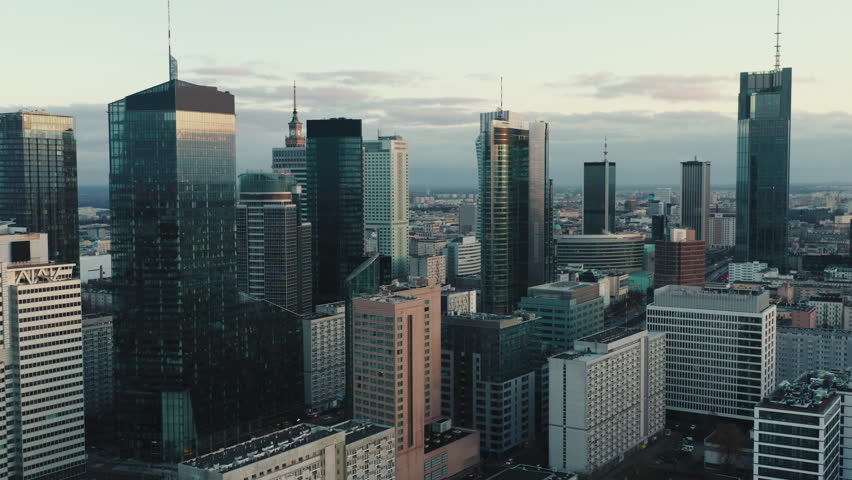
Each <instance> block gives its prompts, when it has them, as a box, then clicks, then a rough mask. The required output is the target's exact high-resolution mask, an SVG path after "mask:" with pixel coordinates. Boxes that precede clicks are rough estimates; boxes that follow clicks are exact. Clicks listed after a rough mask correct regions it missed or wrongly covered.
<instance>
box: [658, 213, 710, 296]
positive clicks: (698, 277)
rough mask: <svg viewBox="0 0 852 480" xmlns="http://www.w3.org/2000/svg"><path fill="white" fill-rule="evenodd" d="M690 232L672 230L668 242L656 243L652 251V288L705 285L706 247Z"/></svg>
mask: <svg viewBox="0 0 852 480" xmlns="http://www.w3.org/2000/svg"><path fill="white" fill-rule="evenodd" d="M695 238H696V232H695V231H694V230H692V229H674V228H673V229H672V234H671V236H670V240H668V241H657V242H656V248H655V249H654V255H655V256H654V286H655V287H656V288H660V287H664V286H666V285H687V286H691V287H701V286H704V267H705V265H704V261H705V251H706V245H705V243H704V241H703V240H696V239H695Z"/></svg>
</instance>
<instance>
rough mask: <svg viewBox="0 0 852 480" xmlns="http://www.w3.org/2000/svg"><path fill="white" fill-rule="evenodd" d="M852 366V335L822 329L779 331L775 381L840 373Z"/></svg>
mask: <svg viewBox="0 0 852 480" xmlns="http://www.w3.org/2000/svg"><path fill="white" fill-rule="evenodd" d="M850 365H852V332H850V331H844V330H837V329H825V328H797V327H779V328H778V362H777V369H776V373H775V381H776V382H777V383H781V382H782V381H784V380H787V381H788V382H792V381H795V380H796V379H797V378H799V376H800V375H801V374H802V372H807V371H811V370H843V369H845V368H847V367H849V366H850Z"/></svg>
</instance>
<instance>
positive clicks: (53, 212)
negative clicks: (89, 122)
mask: <svg viewBox="0 0 852 480" xmlns="http://www.w3.org/2000/svg"><path fill="white" fill-rule="evenodd" d="M12 219H14V220H15V226H18V227H26V228H27V229H28V231H30V232H36V233H46V234H47V235H48V250H49V252H48V254H49V256H50V259H51V260H53V261H55V262H57V263H73V264H74V265H75V266H76V265H79V264H80V238H79V232H78V220H77V142H76V140H75V137H74V118H73V117H68V116H64V115H51V114H48V113H43V112H23V111H22V112H13V113H2V114H0V220H12Z"/></svg>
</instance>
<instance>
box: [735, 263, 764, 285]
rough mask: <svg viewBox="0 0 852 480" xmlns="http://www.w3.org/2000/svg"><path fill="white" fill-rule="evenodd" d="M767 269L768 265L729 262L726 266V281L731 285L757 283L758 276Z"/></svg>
mask: <svg viewBox="0 0 852 480" xmlns="http://www.w3.org/2000/svg"><path fill="white" fill-rule="evenodd" d="M768 267H769V265H767V264H766V263H762V262H742V263H738V262H731V263H729V264H728V281H730V282H731V283H736V282H747V283H755V282H759V281H760V280H758V276H759V274H760V273H761V272H763V271H765V270H766V269H767V268H768Z"/></svg>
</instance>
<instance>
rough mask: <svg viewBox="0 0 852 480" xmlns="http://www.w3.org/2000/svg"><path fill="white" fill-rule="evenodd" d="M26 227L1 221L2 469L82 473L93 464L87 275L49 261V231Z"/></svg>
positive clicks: (26, 474)
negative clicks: (87, 393)
mask: <svg viewBox="0 0 852 480" xmlns="http://www.w3.org/2000/svg"><path fill="white" fill-rule="evenodd" d="M21 230H23V229H17V228H14V227H12V228H10V227H9V225H8V224H4V225H0V273H2V277H0V289H2V297H3V299H4V300H3V309H2V313H0V321H2V324H1V325H2V332H3V335H2V336H0V370H2V372H3V377H2V381H0V388H2V390H3V392H2V393H3V395H2V397H3V398H2V400H0V408H2V412H3V417H4V420H3V422H2V426H0V434H2V435H3V437H0V444H2V445H3V449H2V450H3V452H2V461H0V473H2V478H17V479H24V478H27V479H28V478H33V479H35V478H75V477H77V476H79V475H81V474H82V473H83V472H84V471H85V463H86V448H85V443H86V441H85V426H84V424H85V419H84V415H85V413H84V401H83V396H84V376H83V333H82V328H83V324H82V322H83V320H82V312H81V310H80V308H81V299H80V280H79V279H76V278H74V277H73V271H74V265H73V264H70V263H60V262H56V263H51V262H50V261H49V260H48V259H49V256H50V255H49V252H50V247H49V245H50V241H49V239H48V236H47V234H44V233H16V232H21ZM46 366H48V368H46Z"/></svg>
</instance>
